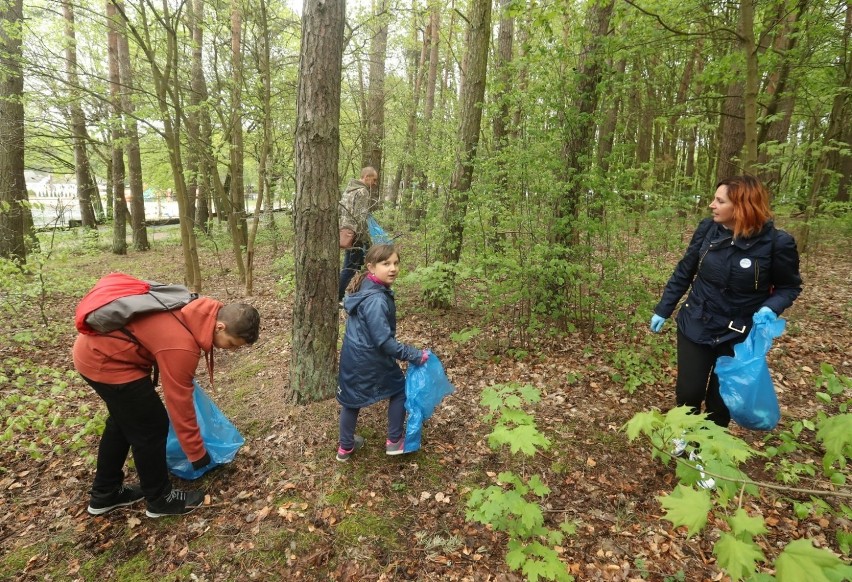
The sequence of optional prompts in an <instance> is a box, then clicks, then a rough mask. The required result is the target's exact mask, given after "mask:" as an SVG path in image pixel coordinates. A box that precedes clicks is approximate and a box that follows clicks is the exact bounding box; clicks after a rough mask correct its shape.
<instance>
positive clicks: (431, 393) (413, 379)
mask: <svg viewBox="0 0 852 582" xmlns="http://www.w3.org/2000/svg"><path fill="white" fill-rule="evenodd" d="M455 390H456V389H455V387H454V386H453V385H452V384H451V383H450V381H449V379H447V374H446V373H445V372H444V366H442V365H441V360H439V359H438V356H436V355H435V354H432V353H430V354H429V359H428V360H426V363H425V364H423V365H419V364H411V365H409V366H408V374H407V375H406V377H405V409H406V410H407V411H408V423H407V425H406V428H405V452H406V453H413V452H414V451H416V450H418V449H420V438H421V437H422V433H423V423H424V422H425V421H427V420H429V418H430V417H431V416H432V413H433V412H435V407H437V406H438V404H440V403H441V400H443V399H444V396H447V395H449V394H452V393H453V392H455Z"/></svg>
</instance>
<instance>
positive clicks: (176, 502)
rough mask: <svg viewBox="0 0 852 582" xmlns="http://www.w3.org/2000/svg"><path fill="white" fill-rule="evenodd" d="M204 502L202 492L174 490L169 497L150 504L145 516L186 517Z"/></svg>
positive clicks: (163, 497) (166, 496) (165, 496)
mask: <svg viewBox="0 0 852 582" xmlns="http://www.w3.org/2000/svg"><path fill="white" fill-rule="evenodd" d="M203 501H204V493H202V492H201V491H181V490H180V489H172V490H171V491H170V492H169V493H168V494H167V495H163V496H162V497H160V498H159V499H156V500H154V501H149V502H148V509H146V510H145V515H147V516H148V517H165V516H167V515H184V514H186V513H189V512H190V511H192V510H193V509H195V508H196V507H198V506H199V505H201V503H202V502H203Z"/></svg>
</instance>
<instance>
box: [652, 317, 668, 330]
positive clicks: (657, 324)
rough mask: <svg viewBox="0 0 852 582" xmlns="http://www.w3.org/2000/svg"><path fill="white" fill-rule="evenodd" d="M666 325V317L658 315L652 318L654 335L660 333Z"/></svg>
mask: <svg viewBox="0 0 852 582" xmlns="http://www.w3.org/2000/svg"><path fill="white" fill-rule="evenodd" d="M664 323H666V318H665V317H660V316H659V315H657V314H656V313H655V314H654V316H653V317H652V318H651V331H653V332H654V333H659V332H660V330H661V329H663V324H664Z"/></svg>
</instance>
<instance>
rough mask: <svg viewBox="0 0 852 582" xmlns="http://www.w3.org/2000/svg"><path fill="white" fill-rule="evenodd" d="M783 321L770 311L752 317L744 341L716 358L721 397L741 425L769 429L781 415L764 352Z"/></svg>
mask: <svg viewBox="0 0 852 582" xmlns="http://www.w3.org/2000/svg"><path fill="white" fill-rule="evenodd" d="M786 324H787V322H786V321H785V320H783V319H778V318H777V317H775V316H774V314H770V315H769V316H766V315H762V317H756V318H755V322H754V326H753V327H752V328H751V331H750V332H749V334H748V337H746V339H745V341H743V342H741V343H739V344H737V345H735V346H734V356H733V357H730V356H719V359H718V360H717V361H716V375H717V376H718V377H719V391H720V392H721V394H722V400H724V402H725V406H727V407H728V410H729V411H730V413H731V418H732V419H733V421H734V422H736V423H737V424H738V425H740V426H741V427H743V428H747V429H750V430H772V429H773V428H775V425H776V424H778V420H779V419H780V418H781V410H780V409H779V407H778V397H777V396H776V395H775V387H774V386H773V385H772V378H771V377H770V375H769V366H768V365H767V363H766V354H767V353H768V352H769V348H771V347H772V340H773V339H774V338H776V337H778V336H780V335H781V334H782V333H784V327H785V326H786Z"/></svg>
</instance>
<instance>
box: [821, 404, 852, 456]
mask: <svg viewBox="0 0 852 582" xmlns="http://www.w3.org/2000/svg"><path fill="white" fill-rule="evenodd" d="M816 438H817V440H818V441H822V444H823V446H824V447H825V457H824V458H823V462H822V464H823V466H824V467H825V468H826V469H827V468H828V467H831V465H833V464H834V462H835V461H840V466H841V467H843V466H844V465H845V464H846V457H847V456H848V455H849V454H850V453H852V414H840V415H838V416H832V417H830V418H827V419H825V420H824V421H822V422H821V423H820V425H819V430H818V431H817V434H816Z"/></svg>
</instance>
